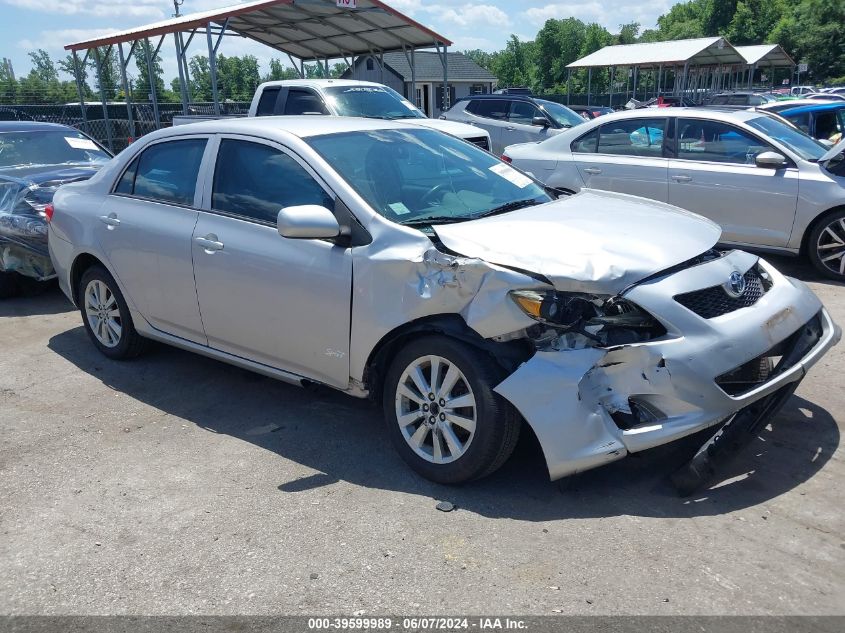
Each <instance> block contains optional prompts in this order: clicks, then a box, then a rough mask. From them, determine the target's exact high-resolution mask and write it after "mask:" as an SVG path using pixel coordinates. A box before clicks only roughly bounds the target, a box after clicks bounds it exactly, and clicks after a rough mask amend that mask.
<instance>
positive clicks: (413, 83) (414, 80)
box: [411, 48, 424, 110]
mask: <svg viewBox="0 0 845 633" xmlns="http://www.w3.org/2000/svg"><path fill="white" fill-rule="evenodd" d="M414 50H415V49H413V48H412V49H411V95H412V97H411V103H413V104H414V105H415V106H417V107H418V108H420V109H421V110H422V106H423V105H424V104H422V103H417V60H416V59H415V58H414Z"/></svg>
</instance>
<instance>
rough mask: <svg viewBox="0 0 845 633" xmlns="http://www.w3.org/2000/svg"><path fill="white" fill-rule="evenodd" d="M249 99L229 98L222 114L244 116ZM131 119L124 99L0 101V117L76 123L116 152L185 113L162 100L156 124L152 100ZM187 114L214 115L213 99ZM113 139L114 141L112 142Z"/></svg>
mask: <svg viewBox="0 0 845 633" xmlns="http://www.w3.org/2000/svg"><path fill="white" fill-rule="evenodd" d="M249 105H250V104H249V102H248V101H234V102H233V101H227V102H224V103H221V104H220V113H221V115H224V116H226V115H234V116H238V115H240V116H243V115H246V114H247V112H248V111H249ZM131 109H132V119H131V122H130V118H129V109H128V108H127V107H126V104H125V103H114V102H112V103H108V104H107V105H106V106H105V108H104V107H103V104H102V103H86V104H85V106H84V110H83V106H82V105H81V104H79V103H68V104H56V105H40V104H39V105H0V121H41V122H46V123H61V124H62V125H69V126H71V127H75V128H77V129H79V130H81V131H83V132H85V133H86V134H87V135H88V136H90V137H92V138H94V139H95V140H97V142H99V143H100V144H102V145H104V146H106V147H108V146H109V145H111V148H112V150H113V151H114V152H115V153H117V152H119V151H121V150H123V149H124V148H125V147H126V146H127V145H129V144H130V143H131V142H132V141H134V140H135V139H137V138H139V137H141V136H144V134H149V133H150V132H152V131H153V130H155V129H156V128H157V127H169V126H171V125H173V117H174V115H181V114H182V104H181V103H159V104H158V114H159V117H158V118H159V121H158V126H157V125H156V117H155V110H154V108H153V104H152V103H133V104H132V106H131ZM188 114H192V115H205V116H213V115H214V103H211V102H199V103H190V104H188ZM110 141H111V142H110Z"/></svg>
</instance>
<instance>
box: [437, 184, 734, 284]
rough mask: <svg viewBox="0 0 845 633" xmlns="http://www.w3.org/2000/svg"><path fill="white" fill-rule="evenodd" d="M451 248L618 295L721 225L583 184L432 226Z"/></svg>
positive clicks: (705, 244) (698, 247)
mask: <svg viewBox="0 0 845 633" xmlns="http://www.w3.org/2000/svg"><path fill="white" fill-rule="evenodd" d="M434 229H435V231H436V232H437V236H438V237H439V238H440V240H441V241H442V242H443V244H444V245H446V247H448V248H449V249H450V250H452V251H454V252H455V253H458V254H460V255H464V256H466V257H477V258H480V259H483V260H485V261H487V262H489V263H491V264H498V265H500V266H507V267H510V268H517V269H520V270H523V271H527V272H533V273H538V274H540V275H543V276H544V277H546V278H547V279H548V280H549V281H551V282H552V284H554V286H555V288H557V289H558V290H570V291H583V292H595V293H598V294H617V293H619V292H621V291H622V290H624V289H625V288H626V287H628V286H629V285H631V284H633V283H635V282H637V281H640V280H642V279H644V278H645V277H648V276H650V275H653V274H654V273H657V272H660V271H661V270H665V269H666V268H669V267H671V266H674V265H676V264H680V263H681V262H684V261H686V260H688V259H692V258H693V257H695V256H696V255H700V254H701V253H703V252H705V251H706V250H708V249H709V248H712V247H713V245H714V244H715V243H716V242H717V241H718V239H719V237H720V235H721V233H722V231H721V229H720V228H719V226H718V225H717V224H714V223H713V222H711V221H710V220H707V219H705V218H703V217H701V216H699V215H696V214H694V213H690V212H688V211H684V210H682V209H679V208H677V207H673V206H671V205H668V204H663V203H660V202H655V201H653V200H646V199H645V198H638V197H635V196H628V195H624V194H617V193H610V192H604V191H596V190H591V189H585V190H583V191H582V192H581V193H579V194H577V195H574V196H569V197H566V198H561V199H559V200H555V201H554V202H550V203H547V204H543V205H539V206H536V207H529V208H527V209H522V210H519V211H514V212H512V213H506V214H503V215H497V216H492V217H489V218H482V219H479V220H472V221H469V222H461V223H458V224H444V225H440V226H435V227H434Z"/></svg>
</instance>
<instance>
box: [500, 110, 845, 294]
mask: <svg viewBox="0 0 845 633" xmlns="http://www.w3.org/2000/svg"><path fill="white" fill-rule="evenodd" d="M843 150H845V145H843V144H839V145H838V146H836V147H834V148H832V149H831V148H829V147H827V146H825V145H823V144H821V143H820V142H818V141H816V140H815V139H813V138H811V137H809V136H807V135H806V134H805V133H804V132H802V131H801V130H799V129H798V128H796V127H795V126H793V125H790V124H789V123H786V122H784V121H783V120H782V119H781V118H780V117H775V116H771V115H768V114H766V113H763V112H760V111H750V110H723V109H718V108H662V109H655V110H635V111H632V112H621V113H616V114H608V115H605V116H603V117H601V118H599V119H594V120H592V121H588V122H586V123H584V124H583V125H580V126H578V127H577V128H573V129H570V130H564V131H563V132H562V133H561V134H559V135H557V136H554V137H552V138H549V139H548V140H546V141H543V142H542V143H534V144H531V143H527V144H521V145H511V146H510V147H507V148H506V149H505V155H504V158H505V160H507V161H509V162H511V163H513V165H514V166H516V167H519V168H521V169H523V170H525V171H527V172H530V173H531V174H533V175H534V177H535V178H537V179H539V180H540V181H542V182H543V183H545V184H546V185H548V186H550V187H554V188H557V189H565V190H568V191H573V192H575V191H581V190H582V189H585V188H589V189H603V190H606V191H616V192H619V193H629V194H633V195H637V196H643V197H645V198H651V199H652V200H657V201H659V202H668V203H669V204H672V205H675V206H677V207H681V208H683V209H687V210H689V211H693V212H695V213H698V214H700V215H703V216H705V217H707V218H709V219H711V220H713V221H714V222H716V223H717V224H719V225H720V226H721V227H722V236H721V240H720V241H721V243H723V244H731V245H738V246H741V247H749V248H755V249H761V250H767V251H772V252H776V253H781V254H786V255H799V254H803V255H806V256H807V257H808V258H809V260H810V261H811V262H812V264H813V265H814V266H815V267H816V268H817V269H818V270H819V272H821V273H822V274H824V275H826V276H828V277H830V278H832V279H838V280H845V155H843Z"/></svg>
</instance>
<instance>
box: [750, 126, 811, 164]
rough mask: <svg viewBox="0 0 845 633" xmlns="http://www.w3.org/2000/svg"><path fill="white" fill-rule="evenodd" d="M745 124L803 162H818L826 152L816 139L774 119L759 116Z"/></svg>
mask: <svg viewBox="0 0 845 633" xmlns="http://www.w3.org/2000/svg"><path fill="white" fill-rule="evenodd" d="M745 123H746V124H747V125H749V126H750V127H752V128H754V129H755V130H757V131H758V132H761V133H763V134H765V135H766V136H768V137H770V138H773V139H775V140H776V141H778V142H779V143H782V144H783V145H785V146H786V147H787V148H788V149H790V150H791V151H793V152H795V153H796V154H798V156H800V157H801V158H803V159H804V160H811V161H812V160H818V159H819V158H821V157H822V156H823V155H824V154H825V153H826V152H827V148H826V147H825V146H824V145H822V144H821V143H819V142H818V141H817V140H816V139H814V138H812V137H811V136H808V135H807V134H805V133H804V132H802V131H801V130H799V129H796V128H795V127H793V126H791V125H787V124H786V123H784V122H783V121H779V120H778V119H776V118H774V117H770V116H759V117H755V118H753V119H749V120H748V121H746V122H745Z"/></svg>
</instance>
